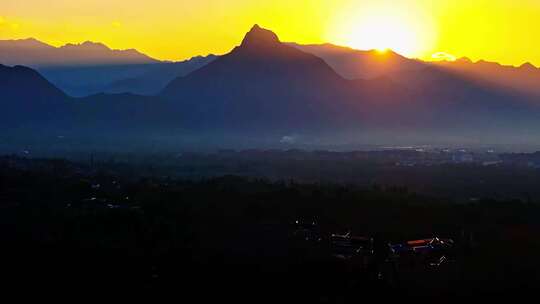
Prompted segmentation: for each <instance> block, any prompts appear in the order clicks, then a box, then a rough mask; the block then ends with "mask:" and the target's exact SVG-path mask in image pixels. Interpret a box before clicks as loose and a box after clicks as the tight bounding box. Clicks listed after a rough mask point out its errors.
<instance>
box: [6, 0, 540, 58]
mask: <svg viewBox="0 0 540 304" xmlns="http://www.w3.org/2000/svg"><path fill="white" fill-rule="evenodd" d="M517 2H519V3H517ZM517 2H516V1H508V0H492V1H485V0H473V1H471V0H452V1H450V0H442V1H424V0H395V1H387V0H379V1H375V0H360V1H353V0H333V1H324V0H318V1H311V0H298V1H286V0H275V1H248V0H201V1H173V0H155V1H151V2H148V1H143V0H130V1H127V0H117V1H108V0H80V1H70V0H47V1H45V0H26V1H20V0H2V1H1V2H0V39H19V38H28V37H33V38H36V39H39V40H42V41H44V42H47V43H49V44H52V45H55V46H60V45H63V44H66V43H78V42H83V41H86V40H91V41H99V42H103V43H105V44H107V45H109V46H111V47H113V48H117V49H126V48H136V49H138V50H140V51H141V52H144V53H147V54H149V55H150V56H152V57H155V58H158V59H169V60H180V59H185V58H189V57H191V56H196V55H205V54H208V53H215V54H223V53H226V52H228V51H230V50H231V49H232V48H233V47H234V46H236V45H237V44H238V43H239V42H240V41H241V39H242V36H243V34H244V33H245V32H246V31H247V30H249V28H250V27H251V26H252V25H253V24H255V23H257V24H260V25H261V26H264V27H266V28H271V29H273V30H274V31H275V32H276V33H277V34H278V35H279V36H280V38H281V39H282V40H284V41H294V42H298V43H324V42H330V43H335V44H341V45H347V46H351V47H354V48H359V49H379V50H382V49H386V48H390V49H393V50H395V51H397V52H399V53H401V54H403V55H406V56H408V57H418V58H423V59H428V60H431V56H432V54H435V53H439V52H444V53H448V54H453V55H454V56H456V57H458V58H459V57H463V56H467V57H469V58H471V59H472V60H479V59H485V60H491V61H498V62H501V63H504V64H512V65H520V64H522V63H524V62H531V63H533V64H535V65H537V66H538V65H540V53H538V51H537V50H538V49H539V48H540V42H538V39H535V37H540V18H537V16H539V15H540V2H539V1H535V0H522V1H517Z"/></svg>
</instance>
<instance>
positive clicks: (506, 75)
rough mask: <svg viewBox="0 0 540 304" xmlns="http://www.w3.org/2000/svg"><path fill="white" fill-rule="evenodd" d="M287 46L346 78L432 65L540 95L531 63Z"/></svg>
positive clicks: (537, 73) (478, 80)
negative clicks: (430, 58) (433, 59)
mask: <svg viewBox="0 0 540 304" xmlns="http://www.w3.org/2000/svg"><path fill="white" fill-rule="evenodd" d="M289 45H291V46H294V47H296V48H298V49H300V50H302V51H305V52H307V53H311V54H314V55H316V56H318V57H320V58H322V59H324V61H326V62H327V63H328V64H329V65H330V66H331V67H332V68H333V69H334V70H335V71H336V72H337V73H338V74H340V75H341V76H343V77H345V78H348V79H373V78H377V77H382V76H385V77H392V75H393V74H396V73H397V74H399V73H402V72H403V73H415V72H419V71H422V70H424V69H425V68H426V67H427V66H435V67H439V68H443V70H445V71H446V72H450V73H451V74H453V75H455V76H458V77H460V78H463V79H465V80H466V81H468V82H471V81H472V82H473V83H476V84H478V85H482V86H490V85H491V87H494V88H495V89H501V88H507V89H512V90H516V91H519V92H522V93H527V94H532V95H535V96H540V85H538V84H539V83H540V69H539V68H537V67H535V66H534V65H532V64H530V63H525V64H523V65H521V66H520V67H513V66H505V65H501V64H498V63H496V62H488V61H484V60H480V61H478V62H476V63H474V62H472V61H471V60H470V59H468V58H461V59H459V60H456V61H453V62H452V61H440V62H428V61H421V60H416V59H409V58H406V57H404V56H401V55H399V54H397V53H395V52H393V51H391V50H389V51H386V52H379V51H376V50H371V51H361V50H355V49H352V48H348V47H342V46H337V45H333V44H328V43H327V44H313V45H301V44H297V43H289ZM410 78H412V77H410ZM398 80H399V79H398Z"/></svg>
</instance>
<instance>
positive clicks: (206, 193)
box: [0, 158, 540, 303]
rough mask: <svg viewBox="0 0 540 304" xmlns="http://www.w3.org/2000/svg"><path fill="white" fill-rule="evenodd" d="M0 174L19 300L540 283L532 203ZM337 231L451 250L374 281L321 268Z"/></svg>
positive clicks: (513, 291) (350, 294)
mask: <svg viewBox="0 0 540 304" xmlns="http://www.w3.org/2000/svg"><path fill="white" fill-rule="evenodd" d="M0 164H1V166H0V242H1V244H2V245H1V248H2V250H1V253H0V255H1V259H0V268H1V271H0V276H1V277H2V281H3V282H5V283H3V285H2V289H3V290H5V291H13V292H17V293H18V294H19V295H28V294H33V295H40V296H41V295H46V294H50V295H54V296H61V295H67V294H74V295H76V296H77V298H73V299H78V298H80V297H83V298H84V297H87V296H92V295H105V294H111V293H114V294H117V295H120V296H125V297H139V296H151V297H159V296H164V295H167V296H172V297H173V298H174V299H176V300H187V299H194V300H195V301H196V302H202V301H203V300H215V301H220V302H221V301H229V300H232V301H234V302H243V301H246V302H252V303H258V302H272V303H275V302H283V301H287V302H289V301H293V302H302V303H303V302H315V303H319V302H321V303H334V302H339V303H349V302H361V301H368V300H370V299H373V298H376V299H381V300H382V299H394V300H402V299H405V298H409V297H413V298H418V299H419V300H426V301H428V300H431V299H436V301H437V302H454V301H455V300H456V299H458V298H463V297H466V298H468V299H470V298H471V297H479V298H480V299H482V300H486V299H491V298H493V299H495V298H501V297H508V298H509V299H515V298H516V297H522V296H523V297H524V296H526V295H532V294H534V293H535V290H536V288H537V286H538V283H539V282H540V277H539V274H540V261H539V260H538V257H539V256H540V239H539V232H540V225H539V222H540V220H539V219H540V204H539V203H538V202H535V201H534V200H532V199H529V200H517V199H516V200H494V199H485V200H484V199H481V198H479V199H476V200H463V201H456V200H449V199H447V198H444V197H447V195H446V193H441V196H440V198H437V196H434V195H429V196H428V195H424V194H416V193H414V192H411V191H409V190H407V188H404V187H391V185H387V186H358V185H352V184H351V185H336V184H322V183H296V182H293V181H286V182H280V181H268V180H265V179H250V178H247V177H235V176H224V177H214V178H209V179H200V180H197V181H193V180H192V181H189V180H186V179H179V178H167V177H159V178H158V177H151V178H150V177H148V178H141V177H138V176H136V175H134V174H126V173H125V172H131V171H129V170H124V171H121V170H120V171H119V170H116V169H114V168H113V167H107V166H104V165H102V166H88V165H80V164H76V163H71V162H67V161H62V160H25V159H20V158H2V161H1V162H0ZM115 168H116V167H115ZM124 169H125V168H124ZM419 174H420V173H419ZM527 183H530V184H534V181H527ZM494 191H499V192H500V191H501V189H494ZM297 221H300V222H303V221H309V222H314V224H313V225H312V227H313V231H309V233H312V234H309V237H305V236H306V234H298V231H299V227H298V225H297V224H296V222H297ZM346 231H351V232H352V233H354V234H356V235H361V236H367V237H372V236H374V235H377V236H379V237H383V238H384V239H385V240H388V242H392V243H397V242H402V241H406V240H415V239H420V238H431V237H435V236H439V237H441V238H443V237H444V238H451V239H453V240H454V241H455V249H454V254H453V256H452V259H451V260H449V261H448V262H446V263H443V264H442V265H440V266H437V267H432V266H429V265H427V264H425V263H417V262H410V261H404V260H400V259H398V260H397V262H396V263H395V265H396V271H395V273H392V275H390V274H389V273H390V272H385V274H388V275H383V276H374V275H373V273H372V272H371V271H370V270H366V269H360V268H359V267H357V265H355V264H354V263H352V262H350V261H343V260H339V259H336V258H335V257H334V256H333V254H332V248H331V246H330V240H329V238H330V235H331V234H332V233H344V232H346ZM313 235H316V236H315V237H312V236H313Z"/></svg>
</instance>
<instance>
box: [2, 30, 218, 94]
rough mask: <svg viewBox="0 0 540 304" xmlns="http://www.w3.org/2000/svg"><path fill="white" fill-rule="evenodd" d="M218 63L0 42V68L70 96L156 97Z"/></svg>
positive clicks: (85, 46) (88, 46)
mask: <svg viewBox="0 0 540 304" xmlns="http://www.w3.org/2000/svg"><path fill="white" fill-rule="evenodd" d="M213 59H215V56H214V55H209V56H206V57H201V56H199V57H194V58H192V59H190V60H185V61H181V62H168V61H158V60H155V59H153V58H150V57H149V56H147V55H144V54H142V53H140V52H138V51H136V50H133V49H131V50H112V49H110V48H109V47H107V46H105V45H104V44H101V43H94V42H84V43H82V44H67V45H65V46H62V47H59V48H56V47H53V46H50V45H48V44H45V43H43V42H40V41H38V40H36V39H24V40H0V63H2V64H6V65H24V66H28V67H32V68H34V69H37V70H39V72H40V73H42V74H43V75H44V76H45V77H46V78H47V79H48V80H49V81H51V82H52V83H54V84H55V85H56V86H57V87H59V88H61V89H62V90H64V91H65V92H66V93H68V94H69V95H71V96H77V97H83V96H88V95H93V94H97V93H101V92H105V93H124V92H127V93H135V94H145V95H151V94H157V93H158V92H159V91H160V90H162V89H163V88H164V87H165V85H166V84H167V83H169V82H170V81H171V80H173V79H174V78H176V77H179V76H184V75H186V74H188V73H190V72H192V71H194V70H196V69H198V68H200V67H202V66H204V65H205V64H207V63H208V62H210V61H212V60H213Z"/></svg>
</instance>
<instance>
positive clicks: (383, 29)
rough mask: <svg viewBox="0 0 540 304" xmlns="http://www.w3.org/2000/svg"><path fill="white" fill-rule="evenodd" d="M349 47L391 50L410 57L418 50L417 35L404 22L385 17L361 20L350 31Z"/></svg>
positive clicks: (382, 50) (381, 50)
mask: <svg viewBox="0 0 540 304" xmlns="http://www.w3.org/2000/svg"><path fill="white" fill-rule="evenodd" d="M350 36H351V37H350V38H349V42H348V43H347V44H348V45H349V46H351V47H353V48H356V49H361V50H378V51H380V52H384V51H386V50H393V51H395V52H397V53H400V54H402V55H407V56H412V55H415V54H416V53H417V52H418V50H419V45H420V41H419V39H418V33H416V32H415V30H414V28H412V27H411V26H410V25H409V24H407V23H406V22H402V21H400V20H396V19H394V18H391V17H387V16H378V17H372V18H370V19H366V20H363V21H362V22H360V23H359V24H358V25H357V26H356V28H355V29H354V30H353V31H351V34H350Z"/></svg>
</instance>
